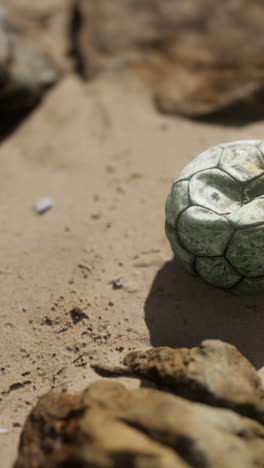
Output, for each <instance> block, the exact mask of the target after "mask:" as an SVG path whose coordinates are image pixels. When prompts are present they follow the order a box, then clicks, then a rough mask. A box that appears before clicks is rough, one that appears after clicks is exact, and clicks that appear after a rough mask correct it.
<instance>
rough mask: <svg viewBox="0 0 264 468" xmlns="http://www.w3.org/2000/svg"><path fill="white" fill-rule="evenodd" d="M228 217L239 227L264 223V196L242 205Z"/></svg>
mask: <svg viewBox="0 0 264 468" xmlns="http://www.w3.org/2000/svg"><path fill="white" fill-rule="evenodd" d="M228 219H229V220H230V221H231V222H232V223H233V224H234V225H235V226H237V227H247V226H250V225H254V224H260V223H264V197H263V198H257V199H256V200H253V201H252V202H250V203H248V204H247V205H244V206H242V207H241V208H240V209H238V210H237V211H234V212H233V213H231V214H230V215H228Z"/></svg>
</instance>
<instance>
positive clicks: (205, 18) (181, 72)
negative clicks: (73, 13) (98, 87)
mask: <svg viewBox="0 0 264 468" xmlns="http://www.w3.org/2000/svg"><path fill="white" fill-rule="evenodd" d="M76 5H77V9H78V12H79V15H80V18H81V20H80V24H81V28H80V32H79V34H78V37H77V43H78V50H79V52H80V57H81V61H82V66H83V71H84V75H85V76H86V77H88V78H91V77H93V76H95V75H96V74H97V73H98V72H99V71H101V70H106V69H120V68H122V67H128V68H131V69H133V70H134V71H136V72H137V73H138V74H139V75H140V76H143V77H144V78H146V79H147V81H148V82H149V83H150V84H151V87H152V88H153V91H154V94H155V96H156V99H157V103H158V105H159V107H160V108H161V109H162V110H164V111H166V112H179V113H182V114H185V115H189V116H198V115H204V114H208V113H212V112H215V111H218V110H221V109H224V108H226V107H227V106H230V105H231V104H233V103H236V102H237V101H241V100H245V99H249V98H252V99H253V96H254V95H255V94H256V92H258V91H259V90H263V78H264V58H263V57H264V54H263V52H264V39H263V35H262V31H263V26H264V19H263V18H264V15H263V13H264V5H263V2H261V0H253V1H251V2H250V5H249V4H248V1H247V0H236V1H232V2H230V0H223V1H222V2H211V1H210V0H199V1H197V0H177V1H171V0H152V1H149V0H145V1H143V0H134V1H126V2H124V1H123V0H112V1H111V0H97V1H96V2H95V1H94V0H76Z"/></svg>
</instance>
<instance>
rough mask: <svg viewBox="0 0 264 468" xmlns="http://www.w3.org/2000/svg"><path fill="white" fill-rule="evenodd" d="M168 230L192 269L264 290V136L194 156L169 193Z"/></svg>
mask: <svg viewBox="0 0 264 468" xmlns="http://www.w3.org/2000/svg"><path fill="white" fill-rule="evenodd" d="M166 233H167V236H168V239H169V241H170V244H171V247H172V250H173V252H174V255H175V257H176V258H177V259H178V260H179V261H180V262H181V263H182V264H183V265H184V267H185V268H186V269H187V270H188V271H189V272H190V273H192V274H194V275H199V276H201V278H203V279H204V280H205V281H206V282H207V283H209V284H211V285H212V286H216V287H219V288H226V289H231V290H233V291H234V292H237V293H241V294H256V293H260V292H264V141H260V140H249V141H234V142H232V143H228V144H220V145H217V146H214V147H212V148H209V149H208V150H207V151H205V152H204V153H201V154H200V155H199V156H197V157H196V158H195V159H193V161H192V162H191V163H190V164H188V165H187V166H186V167H185V169H184V170H183V171H182V173H181V174H180V177H179V178H178V179H177V180H176V181H175V182H174V184H173V186H172V188H171V192H170V194H169V196H168V198H167V201H166Z"/></svg>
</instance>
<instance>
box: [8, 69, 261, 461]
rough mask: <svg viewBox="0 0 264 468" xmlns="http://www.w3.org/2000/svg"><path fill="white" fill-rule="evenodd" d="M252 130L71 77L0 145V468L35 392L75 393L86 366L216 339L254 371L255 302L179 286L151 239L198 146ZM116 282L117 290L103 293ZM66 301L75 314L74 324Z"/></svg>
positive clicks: (130, 87) (89, 376)
mask: <svg viewBox="0 0 264 468" xmlns="http://www.w3.org/2000/svg"><path fill="white" fill-rule="evenodd" d="M263 131H264V124H263V123H255V124H252V125H248V126H244V127H241V128H236V127H224V126H222V127H221V126H215V125H211V126H210V125H205V124H202V123H193V122H190V121H187V120H183V119H180V118H167V117H164V116H161V115H159V114H158V113H157V112H156V111H155V109H154V108H153V106H152V103H151V102H150V100H149V99H148V98H147V97H146V95H145V93H144V90H143V89H142V88H141V87H139V85H138V84H137V83H136V82H133V81H131V80H129V79H128V78H127V77H126V76H122V75H120V76H118V77H112V76H105V77H104V78H102V79H99V80H98V81H96V82H94V83H92V84H88V85H87V84H84V83H83V82H81V81H80V80H79V79H78V78H77V77H75V76H74V75H73V76H67V77H66V78H65V79H64V80H63V81H62V82H61V83H60V84H59V85H58V86H57V87H56V88H55V89H54V90H52V91H51V92H50V94H49V95H48V96H47V97H46V98H45V100H44V102H43V103H42V105H41V106H40V107H39V108H38V109H37V110H35V111H34V112H33V113H32V114H31V115H30V116H29V117H28V119H27V120H26V121H24V122H23V124H22V125H21V126H20V127H19V128H18V129H17V130H16V131H15V132H14V133H13V134H12V135H10V136H9V138H8V139H6V140H5V141H3V142H2V143H1V146H0V167H1V171H0V181H1V185H0V191H1V204H0V251H1V265H0V279H1V295H0V310H1V340H0V355H1V359H0V361H1V362H0V375H1V389H0V390H1V391H0V400H1V401H0V426H2V427H6V428H8V429H9V434H8V435H1V436H0V452H1V460H3V461H2V462H1V466H2V467H3V468H10V467H11V464H12V461H13V460H14V458H15V454H16V445H17V441H18V437H19V433H20V428H21V425H22V424H23V422H24V418H25V416H26V415H27V413H28V412H29V410H30V408H31V406H32V405H33V404H34V403H35V402H36V399H37V397H38V396H39V395H41V394H43V393H44V392H47V391H48V390H49V389H51V388H52V387H56V388H58V389H62V388H67V389H68V390H70V391H79V390H81V389H83V388H84V386H85V385H87V384H89V383H91V382H92V381H93V380H95V379H98V376H97V375H96V374H95V373H94V372H93V371H92V370H91V369H90V363H91V362H95V361H104V362H106V363H110V362H111V363H112V364H116V363H118V362H119V361H120V359H121V358H122V356H123V355H124V354H125V353H127V352H128V351H129V350H134V349H145V348H146V347H147V346H149V345H150V343H151V344H152V345H168V346H191V345H197V344H198V343H199V341H201V339H205V338H220V339H223V340H225V341H229V342H232V343H233V344H235V345H236V346H237V347H238V348H239V349H240V350H241V351H242V352H243V353H244V354H245V355H246V356H247V357H248V358H249V359H250V360H251V361H252V362H253V364H254V365H255V366H256V367H257V368H261V367H262V366H264V358H263V356H264V354H263V327H264V310H263V299H262V298H246V297H241V298H240V297H233V296H230V295H229V294H227V293H224V292H222V291H218V290H215V289H212V288H209V287H208V286H206V285H205V284H203V283H202V282H201V281H200V280H198V279H193V278H192V277H190V276H189V275H187V274H186V273H184V272H183V271H182V270H181V268H180V267H178V266H177V265H174V264H173V262H171V261H170V260H171V251H170V248H169V245H168V242H167V240H166V238H165V234H164V201H165V197H166V195H167V193H168V190H169V188H170V184H171V182H172V180H173V179H174V177H175V176H176V175H177V174H178V172H179V170H180V169H181V168H182V167H183V166H184V165H185V164H186V163H187V162H188V161H189V160H190V159H191V158H192V157H193V156H194V155H196V154H197V153H198V152H200V151H201V150H203V149H204V148H206V147H207V146H210V145H214V144H216V143H219V142H226V141H229V140H235V139H243V138H245V139H248V138H254V139H255V138H262V137H263ZM44 196H47V197H49V198H50V199H52V200H53V202H54V207H53V208H52V209H51V210H50V211H48V212H46V213H45V214H44V215H42V216H38V215H37V214H36V213H35V212H34V211H33V209H32V205H33V204H34V203H35V202H36V201H37V200H38V199H39V198H41V197H44ZM117 278H122V279H123V282H124V287H123V288H122V289H116V290H114V289H113V287H112V280H114V279H117ZM73 307H80V308H81V309H82V311H83V312H84V313H85V314H86V315H87V318H83V319H82V320H81V321H80V322H78V323H76V324H74V323H73V320H72V315H71V314H70V310H71V309H72V308H73ZM121 380H122V381H125V382H128V383H129V384H130V386H133V385H137V382H135V381H132V380H130V379H121Z"/></svg>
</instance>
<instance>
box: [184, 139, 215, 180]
mask: <svg viewBox="0 0 264 468" xmlns="http://www.w3.org/2000/svg"><path fill="white" fill-rule="evenodd" d="M221 154H222V148H221V147H220V146H213V147H212V148H209V149H208V150H207V151H204V152H203V153H201V154H199V155H198V156H197V157H196V158H195V159H193V161H191V162H190V163H189V164H187V166H186V167H185V168H184V169H183V171H182V172H181V174H180V177H179V180H181V179H189V178H190V177H191V176H192V175H193V174H195V172H198V171H203V170H205V169H210V168H213V167H216V166H217V165H218V164H219V161H220V156H221Z"/></svg>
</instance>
